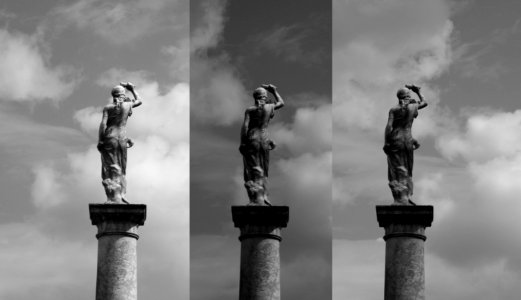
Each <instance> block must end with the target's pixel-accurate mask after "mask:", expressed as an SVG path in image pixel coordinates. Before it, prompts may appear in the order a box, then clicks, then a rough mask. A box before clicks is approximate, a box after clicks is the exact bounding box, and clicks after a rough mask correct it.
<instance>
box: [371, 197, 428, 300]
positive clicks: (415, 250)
mask: <svg viewBox="0 0 521 300" xmlns="http://www.w3.org/2000/svg"><path fill="white" fill-rule="evenodd" d="M433 215H434V214H433V207H432V206H430V205H429V206H427V205H418V206H400V205H377V206H376V217H377V220H378V224H379V225H380V227H384V228H385V236H384V240H385V293H384V300H423V299H425V291H424V290H425V272H424V264H423V261H424V259H423V244H424V242H425V240H426V239H427V237H426V236H425V228H426V227H430V226H431V223H432V219H433Z"/></svg>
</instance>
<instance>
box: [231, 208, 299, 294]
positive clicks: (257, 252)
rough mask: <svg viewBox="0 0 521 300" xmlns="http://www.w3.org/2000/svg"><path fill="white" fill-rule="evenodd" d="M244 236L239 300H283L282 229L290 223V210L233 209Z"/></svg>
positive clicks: (234, 221)
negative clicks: (281, 293) (281, 283)
mask: <svg viewBox="0 0 521 300" xmlns="http://www.w3.org/2000/svg"><path fill="white" fill-rule="evenodd" d="M232 218H233V223H234V224H235V227H238V228H240V230H241V235H240V236H239V241H241V275H240V288H239V300H279V299H280V255H279V244H280V241H281V240H282V237H281V234H280V233H281V229H282V228H285V227H286V226H287V224H288V220H289V207H287V206H232Z"/></svg>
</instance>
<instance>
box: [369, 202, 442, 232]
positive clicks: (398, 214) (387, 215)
mask: <svg viewBox="0 0 521 300" xmlns="http://www.w3.org/2000/svg"><path fill="white" fill-rule="evenodd" d="M433 218H434V209H433V207H432V205H377V206H376V219H377V221H378V225H379V226H380V227H388V226H390V225H396V224H402V225H407V224H411V225H420V226H423V227H430V226H431V224H432V220H433Z"/></svg>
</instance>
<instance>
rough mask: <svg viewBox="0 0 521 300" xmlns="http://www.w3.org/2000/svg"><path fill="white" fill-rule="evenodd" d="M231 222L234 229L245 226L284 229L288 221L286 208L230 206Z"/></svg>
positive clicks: (287, 209) (287, 208)
mask: <svg viewBox="0 0 521 300" xmlns="http://www.w3.org/2000/svg"><path fill="white" fill-rule="evenodd" d="M232 220H233V223H234V225H235V227H238V228H243V227H245V226H247V225H256V226H273V227H278V228H285V227H286V226H287V225H288V221H289V207H288V206H254V205H247V206H232Z"/></svg>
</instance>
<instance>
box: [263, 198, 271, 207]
mask: <svg viewBox="0 0 521 300" xmlns="http://www.w3.org/2000/svg"><path fill="white" fill-rule="evenodd" d="M264 203H265V204H266V205H267V206H273V205H271V202H270V201H269V200H268V199H264Z"/></svg>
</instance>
